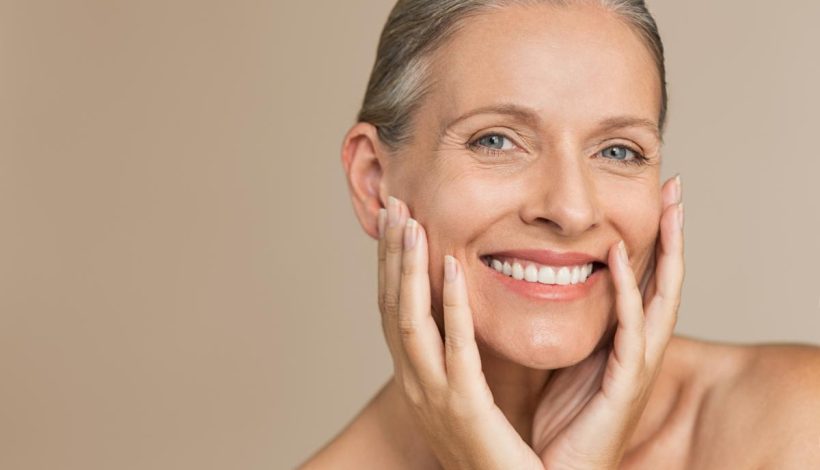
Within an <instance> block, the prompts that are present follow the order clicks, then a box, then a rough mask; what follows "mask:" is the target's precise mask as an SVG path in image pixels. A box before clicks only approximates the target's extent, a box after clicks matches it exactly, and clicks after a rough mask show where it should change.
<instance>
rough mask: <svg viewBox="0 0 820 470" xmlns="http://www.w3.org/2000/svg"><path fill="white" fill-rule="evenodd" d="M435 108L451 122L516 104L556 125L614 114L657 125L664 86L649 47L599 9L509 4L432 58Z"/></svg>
mask: <svg viewBox="0 0 820 470" xmlns="http://www.w3.org/2000/svg"><path fill="white" fill-rule="evenodd" d="M432 58H433V61H432V67H433V68H432V73H433V81H434V83H435V84H434V86H433V89H432V95H431V100H430V101H431V102H432V103H431V105H432V106H433V107H434V108H435V111H434V112H435V113H436V114H438V115H439V123H440V124H442V125H443V124H446V122H448V121H449V120H452V119H453V118H455V117H456V116H460V115H461V114H463V113H465V112H468V111H470V110H471V109H474V108H477V107H482V106H488V105H493V104H497V103H518V104H522V105H525V106H527V107H531V108H534V109H536V110H537V111H538V114H539V117H540V118H541V119H542V121H543V122H545V123H547V124H548V125H553V126H563V125H566V126H572V125H583V124H585V123H589V122H592V121H598V120H599V119H601V118H606V117H609V116H612V115H626V114H628V115H633V116H638V117H643V118H646V119H648V120H651V121H654V122H657V119H658V112H659V110H660V80H659V78H658V72H657V69H656V66H655V64H654V61H653V59H652V55H651V54H650V52H649V50H648V49H647V46H646V45H645V44H644V43H643V42H642V41H641V39H640V38H639V36H638V35H637V33H636V32H634V31H633V30H632V29H631V28H630V27H629V26H628V25H627V24H626V23H624V22H623V21H622V20H621V19H620V18H619V17H617V16H615V15H614V14H612V13H610V12H608V11H606V10H604V9H602V8H601V7H598V6H595V5H573V6H568V7H552V6H548V5H537V6H510V7H505V8H503V9H499V10H497V11H491V12H487V13H482V14H480V15H478V16H474V17H470V18H468V19H466V20H464V22H463V23H462V24H461V27H460V29H459V31H458V32H457V33H456V34H455V35H453V36H452V37H451V39H450V40H449V41H448V42H447V43H446V44H445V45H444V46H443V47H441V48H439V50H438V51H436V53H435V54H434V55H433V57H432Z"/></svg>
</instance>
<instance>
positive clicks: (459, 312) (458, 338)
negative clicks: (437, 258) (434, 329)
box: [442, 255, 483, 391]
mask: <svg viewBox="0 0 820 470" xmlns="http://www.w3.org/2000/svg"><path fill="white" fill-rule="evenodd" d="M442 298H443V302H442V303H443V307H444V351H445V363H446V367H447V378H448V380H449V383H450V385H451V387H452V388H454V389H458V390H461V391H471V390H473V391H477V390H479V389H478V388H476V387H477V385H479V384H480V382H477V380H479V379H481V378H483V374H482V372H481V357H480V355H479V353H478V345H477V344H476V341H475V330H474V326H473V313H472V310H471V309H470V304H469V300H468V297H467V286H466V281H465V279H464V270H463V269H462V268H461V263H459V262H458V260H457V259H456V258H455V257H453V256H450V255H447V256H445V257H444V288H443V292H442Z"/></svg>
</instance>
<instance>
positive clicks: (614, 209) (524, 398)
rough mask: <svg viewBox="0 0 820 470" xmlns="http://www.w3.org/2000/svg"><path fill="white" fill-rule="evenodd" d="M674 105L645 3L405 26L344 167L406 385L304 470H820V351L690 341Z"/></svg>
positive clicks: (440, 8) (456, 11) (435, 10)
mask: <svg viewBox="0 0 820 470" xmlns="http://www.w3.org/2000/svg"><path fill="white" fill-rule="evenodd" d="M666 96H667V95H666V81H665V69H664V58H663V47H662V44H661V41H660V38H659V37H658V33H657V28H656V26H655V22H654V21H653V19H652V17H651V16H650V14H649V12H648V11H647V10H646V7H645V5H644V4H643V2H642V1H639V0H596V1H561V2H559V1H492V0H446V1H442V0H409V1H403V0H402V1H399V2H398V4H397V5H396V6H395V7H394V9H393V11H392V13H391V15H390V17H389V19H388V22H387V24H386V26H385V28H384V31H383V33H382V38H381V41H380V44H379V50H378V56H377V59H376V64H375V67H374V70H373V75H372V76H371V79H370V84H369V87H368V91H367V95H366V97H365V103H364V106H363V109H362V111H361V113H360V115H359V122H358V123H357V124H356V125H355V126H353V127H352V128H351V129H350V131H349V132H348V134H347V135H346V137H345V140H344V144H343V149H342V154H343V155H342V157H343V163H344V168H345V171H346V174H347V178H348V182H349V187H350V191H351V195H352V200H353V204H354V208H355V210H356V214H357V216H358V218H359V221H360V222H361V224H362V226H363V227H364V229H365V231H366V232H367V233H368V234H369V235H371V236H372V237H374V238H377V239H378V240H379V244H378V245H379V307H380V310H381V312H382V325H383V328H384V333H385V337H386V339H387V343H388V346H389V349H390V352H391V355H392V357H393V363H394V369H395V373H394V376H393V378H392V379H391V380H390V381H389V382H388V383H386V384H385V385H384V387H383V388H382V389H381V390H380V391H379V393H378V394H377V395H376V396H375V397H374V398H373V399H372V400H371V401H370V402H369V403H368V404H367V406H366V407H365V409H364V410H363V411H362V412H361V413H360V414H359V415H358V416H357V417H356V419H355V420H354V421H353V422H352V423H350V425H349V426H347V428H346V429H344V431H343V432H341V433H340V435H338V436H337V437H336V438H335V439H334V440H333V441H332V442H331V443H329V444H328V445H326V446H325V447H324V448H323V449H321V450H320V451H319V452H318V453H317V454H316V455H315V456H313V457H312V458H311V459H309V460H308V461H307V462H305V463H304V464H303V466H302V467H301V468H304V469H322V468H333V469H342V468H356V469H361V468H397V469H400V468H407V469H415V468H418V469H423V468H424V469H426V468H448V469H449V468H459V469H462V468H463V469H490V468H493V469H544V468H546V469H557V468H573V469H576V468H585V469H586V468H589V469H602V468H646V469H659V468H663V469H677V468H680V469H684V468H697V469H712V468H714V469H746V468H749V469H752V468H754V469H759V468H772V469H775V468H776V469H791V468H794V469H798V468H799V469H805V468H820V374H818V370H820V352H819V351H818V348H817V347H812V346H805V345H756V346H751V345H730V344H722V343H712V342H704V341H698V340H695V339H692V338H685V337H681V336H675V335H673V334H672V332H673V329H674V325H675V321H676V317H677V310H678V305H679V303H680V292H681V286H682V283H683V278H684V262H683V258H684V257H683V207H682V203H681V202H680V201H681V194H682V189H681V183H680V178H679V177H677V178H672V179H670V180H669V181H666V182H665V184H663V185H661V184H660V166H661V153H660V150H661V146H662V135H663V129H664V122H665V116H666V101H667V98H666ZM621 242H622V243H621ZM715 314H719V312H716V313H715Z"/></svg>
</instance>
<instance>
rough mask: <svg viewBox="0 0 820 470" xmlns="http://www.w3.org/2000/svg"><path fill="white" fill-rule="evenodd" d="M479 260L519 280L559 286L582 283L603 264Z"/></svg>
mask: <svg viewBox="0 0 820 470" xmlns="http://www.w3.org/2000/svg"><path fill="white" fill-rule="evenodd" d="M481 260H482V261H483V262H484V264H486V265H487V266H489V267H491V268H493V269H495V270H496V271H498V272H499V273H502V274H504V275H505V276H509V277H511V278H513V279H516V280H519V281H522V280H523V281H525V282H539V283H541V284H552V285H560V286H566V285H570V284H581V283H584V282H586V280H587V279H588V278H589V276H591V275H592V272H593V271H595V269H596V267H597V269H600V267H601V266H603V265H602V264H601V263H597V262H591V263H586V264H580V265H575V266H546V265H543V264H539V263H535V262H532V261H527V260H519V259H516V258H507V257H494V256H483V257H482V258H481Z"/></svg>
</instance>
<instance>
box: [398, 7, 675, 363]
mask: <svg viewBox="0 0 820 470" xmlns="http://www.w3.org/2000/svg"><path fill="white" fill-rule="evenodd" d="M433 70H434V72H433V73H434V75H433V76H434V82H435V85H434V86H433V88H432V90H431V94H430V95H428V97H427V98H426V99H425V101H424V102H423V104H422V106H421V108H419V110H418V113H417V114H416V115H415V120H414V139H413V142H412V143H411V144H409V145H408V146H406V147H404V148H403V149H402V150H401V151H400V153H399V154H397V155H394V156H391V157H390V158H388V159H386V161H387V164H386V168H385V170H384V177H383V180H382V185H384V186H385V187H384V188H383V189H384V190H385V192H386V193H388V194H393V195H396V196H397V197H399V198H400V199H402V200H403V201H405V202H406V203H407V204H408V206H409V208H410V213H411V216H412V217H414V218H416V219H417V220H418V221H419V222H420V223H421V224H422V225H423V226H424V227H425V229H426V231H427V237H428V243H429V252H430V278H431V289H432V291H431V294H432V297H433V305H434V309H436V310H437V311H436V312H434V315H435V316H436V320H437V321H438V322H439V325H440V326H441V325H442V324H443V323H442V314H441V311H440V305H441V288H442V282H443V256H444V255H445V254H452V255H454V256H455V257H456V258H458V259H459V260H460V261H461V264H462V266H463V268H464V271H465V276H466V280H467V286H468V289H469V297H470V304H471V306H472V309H473V318H474V324H475V331H476V336H477V339H478V341H479V345H480V347H481V348H482V350H484V351H485V352H490V353H491V354H493V355H495V356H497V357H500V358H504V359H507V360H510V361H512V362H515V363H518V364H522V365H526V366H528V367H533V368H538V369H547V368H557V367H564V366H567V365H571V364H574V363H576V362H578V361H580V360H582V359H583V358H584V357H586V356H587V355H589V354H590V353H591V352H592V350H593V349H594V348H595V346H596V345H597V344H598V343H599V341H600V340H601V338H602V336H603V335H604V333H605V332H606V331H607V329H608V328H609V327H611V326H613V325H614V322H615V321H616V317H615V312H614V310H613V306H614V302H613V299H614V287H613V284H612V282H611V279H610V273H609V271H608V270H603V271H602V272H600V273H598V279H597V280H596V282H594V283H591V284H590V287H589V288H588V289H586V290H585V291H584V293H583V295H581V296H580V297H577V298H573V299H566V298H563V299H545V298H539V297H535V296H531V295H526V294H523V293H521V292H518V291H516V290H514V289H510V288H509V285H508V284H507V283H505V282H503V281H502V278H501V277H500V275H498V274H497V273H496V272H495V271H493V270H492V269H491V268H490V267H488V266H487V265H485V264H484V262H483V260H482V256H484V255H488V254H493V253H499V252H502V251H508V250H519V249H530V250H552V251H556V252H561V253H565V252H580V253H584V254H588V255H591V256H592V257H594V258H595V259H598V260H602V261H604V262H606V261H607V258H608V255H607V253H608V250H609V248H610V247H611V246H612V245H613V244H615V243H616V242H617V241H618V240H619V239H623V240H624V242H625V243H626V247H627V252H628V253H629V256H630V261H631V263H632V266H633V269H634V270H635V272H636V275H637V277H638V281H640V280H641V276H642V275H643V273H644V272H645V270H646V269H647V268H648V265H649V263H650V259H651V255H652V253H653V251H654V243H655V239H656V236H657V234H658V222H659V219H660V214H661V209H662V208H661V196H660V182H659V178H660V175H659V171H660V147H661V142H660V138H659V136H658V135H657V120H658V114H659V110H660V99H661V97H660V80H659V78H658V73H657V69H656V66H655V65H654V63H653V60H652V56H651V55H650V53H649V51H648V50H647V49H646V46H645V45H644V44H643V43H642V42H641V40H640V39H639V37H638V36H637V34H636V33H635V32H633V31H632V30H631V29H630V28H629V27H628V26H627V25H626V24H624V23H623V22H622V21H621V20H620V19H618V18H617V17H615V16H613V15H612V14H610V13H608V12H606V11H604V10H602V9H600V8H599V7H595V6H572V7H563V8H555V7H550V6H535V7H533V6H530V7H520V6H516V7H508V8H505V9H502V10H499V11H497V12H492V13H488V14H484V15H481V16H478V17H474V18H471V19H469V20H467V21H466V23H464V25H463V28H462V29H461V30H460V31H459V32H458V33H457V34H456V35H454V36H453V37H452V39H451V40H450V41H449V42H448V43H447V45H446V46H443V47H442V48H440V49H439V50H438V51H437V53H436V55H435V56H434V68H433ZM491 107H496V108H498V109H497V110H495V111H493V110H487V108H491ZM482 109H484V111H481V110H482ZM505 109H506V110H507V111H509V112H505V111H504V110H505ZM465 116H466V117H465ZM641 155H643V157H645V158H646V159H647V161H643V160H642V159H641ZM567 264H578V263H567ZM504 279H506V278H504ZM514 282H525V281H514Z"/></svg>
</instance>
